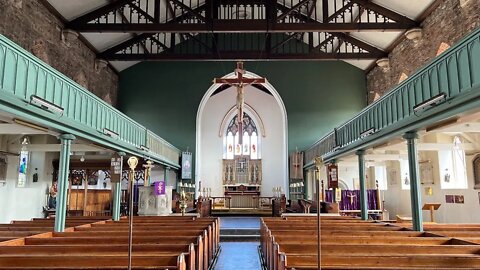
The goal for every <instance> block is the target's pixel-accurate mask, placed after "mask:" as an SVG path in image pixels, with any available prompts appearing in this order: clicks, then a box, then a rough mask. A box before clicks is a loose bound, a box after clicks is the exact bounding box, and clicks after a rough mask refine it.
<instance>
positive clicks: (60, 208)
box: [54, 134, 75, 232]
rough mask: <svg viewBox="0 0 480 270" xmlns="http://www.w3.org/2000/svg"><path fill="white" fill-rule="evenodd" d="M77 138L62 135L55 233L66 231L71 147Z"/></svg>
mask: <svg viewBox="0 0 480 270" xmlns="http://www.w3.org/2000/svg"><path fill="white" fill-rule="evenodd" d="M72 140H75V136H73V135H72V134H62V135H60V142H61V148H60V164H59V168H58V182H57V185H58V193H57V209H56V211H55V228H54V231H55V232H63V231H64V230H65V218H66V216H67V194H68V172H69V167H70V146H71V144H72Z"/></svg>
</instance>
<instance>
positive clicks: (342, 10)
mask: <svg viewBox="0 0 480 270" xmlns="http://www.w3.org/2000/svg"><path fill="white" fill-rule="evenodd" d="M351 6H353V2H349V3H348V4H346V5H345V6H343V7H341V8H339V9H337V11H335V12H334V13H333V14H332V15H330V16H328V17H327V18H326V21H325V22H331V21H333V20H334V19H335V18H337V17H338V16H340V15H342V14H343V13H345V11H347V9H349V8H350V7H351Z"/></svg>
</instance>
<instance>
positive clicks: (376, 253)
mask: <svg viewBox="0 0 480 270" xmlns="http://www.w3.org/2000/svg"><path fill="white" fill-rule="evenodd" d="M431 227H433V228H434V230H433V231H432V232H425V233H419V232H413V231H410V228H408V227H402V226H396V225H392V224H384V223H380V222H370V221H360V220H358V219H347V218H338V217H335V218H330V217H328V218H322V221H321V244H322V250H321V254H322V257H321V259H322V260H321V262H322V269H451V268H455V269H478V268H480V245H471V244H468V242H466V241H462V240H461V239H456V238H451V237H445V236H442V235H439V234H437V233H436V230H439V229H444V228H448V229H447V232H455V233H456V234H460V233H459V231H454V229H455V228H462V230H474V229H476V228H477V227H478V226H474V225H469V226H465V227H462V226H458V225H454V226H431ZM260 231H261V251H262V255H263V256H264V259H265V262H266V264H267V269H271V270H273V269H317V254H318V245H317V221H316V219H314V218H312V217H305V219H302V218H301V217H295V218H292V219H285V218H283V219H274V218H264V219H262V222H261V228H260ZM460 232H462V231H460ZM463 234H466V232H465V231H463ZM467 236H468V235H467ZM479 236H480V234H479ZM479 240H480V237H479ZM432 253H434V254H432Z"/></svg>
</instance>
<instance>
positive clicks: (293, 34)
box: [271, 33, 298, 51]
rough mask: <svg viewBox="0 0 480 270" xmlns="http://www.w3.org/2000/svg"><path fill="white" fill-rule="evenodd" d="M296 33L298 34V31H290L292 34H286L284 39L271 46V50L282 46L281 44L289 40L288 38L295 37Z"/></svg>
mask: <svg viewBox="0 0 480 270" xmlns="http://www.w3.org/2000/svg"><path fill="white" fill-rule="evenodd" d="M297 35H298V33H292V34H290V35H288V36H287V37H286V38H285V39H283V40H282V41H281V42H280V43H278V44H275V45H274V46H273V47H272V48H271V50H272V51H274V50H276V49H277V48H279V47H280V46H282V45H283V44H285V43H287V42H289V41H290V40H292V39H295V38H297Z"/></svg>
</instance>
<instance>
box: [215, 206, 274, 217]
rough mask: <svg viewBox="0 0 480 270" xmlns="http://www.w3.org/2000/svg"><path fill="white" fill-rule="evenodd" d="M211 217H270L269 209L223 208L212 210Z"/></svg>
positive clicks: (270, 211)
mask: <svg viewBox="0 0 480 270" xmlns="http://www.w3.org/2000/svg"><path fill="white" fill-rule="evenodd" d="M212 215H213V216H216V217H228V216H242V217H249V216H255V217H271V216H272V210H271V209H252V208H232V209H228V208H223V209H212Z"/></svg>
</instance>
